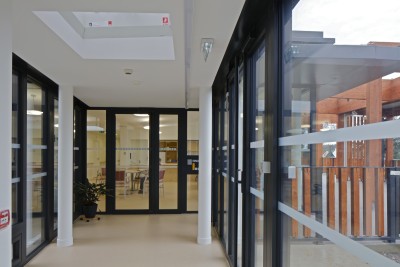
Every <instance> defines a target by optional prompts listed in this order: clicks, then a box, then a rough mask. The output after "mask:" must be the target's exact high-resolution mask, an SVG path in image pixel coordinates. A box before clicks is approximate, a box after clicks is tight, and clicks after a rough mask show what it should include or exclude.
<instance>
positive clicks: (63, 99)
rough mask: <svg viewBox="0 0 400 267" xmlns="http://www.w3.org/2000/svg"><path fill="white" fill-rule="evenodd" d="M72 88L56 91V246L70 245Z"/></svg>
mask: <svg viewBox="0 0 400 267" xmlns="http://www.w3.org/2000/svg"><path fill="white" fill-rule="evenodd" d="M73 93H74V89H73V87H72V86H60V90H59V93H58V99H59V100H58V103H59V109H58V112H59V121H58V238H57V246H59V247H66V246H72V244H73V243H74V240H73V236H72V216H73V209H72V204H73V199H72V196H73V168H74V165H73V164H74V163H73V152H74V150H73V149H74V144H73V140H74V136H73V131H74V127H73V121H74V94H73Z"/></svg>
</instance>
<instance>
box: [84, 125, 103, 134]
mask: <svg viewBox="0 0 400 267" xmlns="http://www.w3.org/2000/svg"><path fill="white" fill-rule="evenodd" d="M86 130H87V131H88V132H104V128H103V127H100V126H96V125H88V126H87V127H86Z"/></svg>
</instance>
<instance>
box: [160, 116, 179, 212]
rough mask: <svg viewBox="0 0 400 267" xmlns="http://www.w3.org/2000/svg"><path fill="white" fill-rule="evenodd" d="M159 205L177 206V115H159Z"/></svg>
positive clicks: (173, 207)
mask: <svg viewBox="0 0 400 267" xmlns="http://www.w3.org/2000/svg"><path fill="white" fill-rule="evenodd" d="M159 135H160V141H159V142H160V152H159V183H158V186H159V196H160V197H159V207H160V209H177V208H178V115H160V131H159Z"/></svg>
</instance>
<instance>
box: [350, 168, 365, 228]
mask: <svg viewBox="0 0 400 267" xmlns="http://www.w3.org/2000/svg"><path fill="white" fill-rule="evenodd" d="M362 171H363V169H362V168H353V172H352V177H351V198H352V199H351V213H352V217H351V225H352V234H353V236H360V188H359V185H358V183H359V180H360V178H362Z"/></svg>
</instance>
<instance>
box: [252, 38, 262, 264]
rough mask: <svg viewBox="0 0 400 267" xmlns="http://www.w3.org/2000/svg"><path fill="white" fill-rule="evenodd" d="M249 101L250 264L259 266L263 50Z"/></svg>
mask: <svg viewBox="0 0 400 267" xmlns="http://www.w3.org/2000/svg"><path fill="white" fill-rule="evenodd" d="M251 72H252V81H251V84H252V87H251V89H252V102H253V103H254V104H253V105H251V108H250V109H251V110H250V114H251V117H250V124H249V126H250V131H249V135H250V144H249V146H250V159H251V160H250V164H251V165H250V166H251V169H250V173H251V177H250V178H251V181H250V182H251V183H250V192H251V194H252V198H251V199H252V203H251V205H252V208H251V210H252V211H254V215H253V216H254V220H253V223H254V225H252V227H253V229H254V239H252V240H254V242H255V243H254V263H255V266H263V238H264V235H263V229H264V223H263V222H264V170H263V162H264V119H265V49H264V47H263V46H262V47H261V48H259V49H257V50H256V52H255V53H254V55H253V57H252V60H251Z"/></svg>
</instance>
